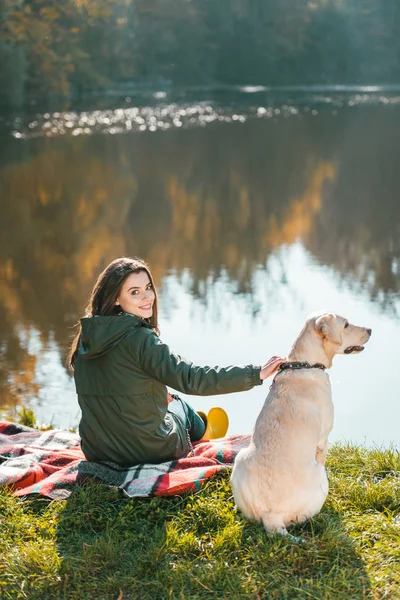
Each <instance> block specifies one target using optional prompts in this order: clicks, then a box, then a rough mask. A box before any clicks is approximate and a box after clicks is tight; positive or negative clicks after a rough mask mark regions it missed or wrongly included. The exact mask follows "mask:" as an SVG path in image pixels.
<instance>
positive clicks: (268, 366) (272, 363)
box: [260, 356, 287, 381]
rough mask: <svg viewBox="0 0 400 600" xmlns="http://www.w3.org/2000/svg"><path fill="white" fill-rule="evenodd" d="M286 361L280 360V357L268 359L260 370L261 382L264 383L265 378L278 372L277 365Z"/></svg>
mask: <svg viewBox="0 0 400 600" xmlns="http://www.w3.org/2000/svg"><path fill="white" fill-rule="evenodd" d="M286 361H287V358H281V357H280V356H272V358H270V359H269V361H268V362H266V363H265V365H264V366H263V367H262V368H261V371H260V379H261V381H264V379H267V377H270V376H271V375H274V373H276V371H277V370H278V367H279V365H281V364H282V363H284V362H286Z"/></svg>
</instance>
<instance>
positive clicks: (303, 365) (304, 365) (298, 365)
mask: <svg viewBox="0 0 400 600" xmlns="http://www.w3.org/2000/svg"><path fill="white" fill-rule="evenodd" d="M287 369H293V370H294V369H321V370H322V371H325V369H326V367H325V365H323V364H322V363H315V364H314V365H310V363H308V362H285V363H281V364H280V365H279V368H278V373H281V372H282V371H286V370H287Z"/></svg>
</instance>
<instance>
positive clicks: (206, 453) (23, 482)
mask: <svg viewBox="0 0 400 600" xmlns="http://www.w3.org/2000/svg"><path fill="white" fill-rule="evenodd" d="M249 441H250V436H248V435H247V436H230V437H226V438H222V439H219V440H211V441H209V442H195V443H194V444H193V450H194V452H193V456H187V457H185V458H181V459H179V460H174V461H169V462H165V463H161V464H158V465H153V464H142V465H137V466H135V467H130V468H122V467H120V466H118V465H116V464H114V463H108V462H102V463H94V462H88V461H86V460H85V458H84V456H83V454H82V451H81V449H80V444H79V436H78V435H77V434H76V433H71V432H70V431H66V430H61V429H53V430H50V431H38V430H36V429H32V428H30V427H24V426H23V425H18V424H16V423H8V422H0V485H8V486H12V488H13V490H14V492H13V493H14V494H15V495H17V496H26V495H28V494H42V495H43V496H48V497H49V498H53V499H65V498H68V496H69V495H70V493H71V490H72V488H73V487H74V485H76V482H77V478H78V476H82V477H84V476H86V475H87V476H93V477H96V478H98V479H101V480H102V481H104V482H105V483H107V484H109V485H113V486H116V487H118V488H119V489H121V490H122V491H123V493H124V494H126V495H127V496H129V497H130V498H132V497H134V496H139V497H149V496H173V495H180V494H184V493H185V492H193V491H196V490H198V489H199V487H200V486H201V484H202V483H204V481H206V480H207V479H209V478H210V477H212V476H213V475H214V474H215V473H218V472H219V471H221V470H223V469H227V468H230V467H232V465H233V461H234V459H235V456H236V455H237V453H238V452H239V450H240V449H241V448H244V447H246V446H247V445H248V444H249Z"/></svg>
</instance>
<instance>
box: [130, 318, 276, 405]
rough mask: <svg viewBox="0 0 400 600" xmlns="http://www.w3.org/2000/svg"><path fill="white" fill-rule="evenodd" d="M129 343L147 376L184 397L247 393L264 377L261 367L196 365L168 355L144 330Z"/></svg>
mask: <svg viewBox="0 0 400 600" xmlns="http://www.w3.org/2000/svg"><path fill="white" fill-rule="evenodd" d="M132 344H133V353H134V357H135V359H136V362H137V363H138V364H139V365H140V367H141V368H142V369H143V370H144V371H145V372H146V373H147V374H148V375H150V377H153V378H154V379H157V380H158V381H161V382H162V383H164V384H165V385H168V386H170V387H172V388H173V389H175V390H177V391H179V392H183V393H185V394H192V395H199V396H208V395H216V394H229V393H232V392H241V391H245V390H250V389H251V388H253V387H254V386H255V385H261V384H262V379H261V377H262V375H264V374H265V372H264V373H262V375H261V377H260V372H261V367H254V366H253V365H246V366H229V367H208V366H205V367H199V366H196V365H194V364H193V363H191V362H189V361H187V360H186V359H184V358H183V357H181V356H179V355H177V354H174V353H173V352H171V350H170V349H169V347H168V346H167V344H164V343H163V342H162V341H161V340H160V338H159V337H158V336H157V334H156V333H154V332H153V331H152V330H150V329H146V328H144V327H141V328H139V329H137V330H136V332H135V335H134V336H132ZM267 364H268V363H267ZM265 366H266V365H265ZM264 369H265V367H264ZM262 378H263V379H264V378H265V377H262Z"/></svg>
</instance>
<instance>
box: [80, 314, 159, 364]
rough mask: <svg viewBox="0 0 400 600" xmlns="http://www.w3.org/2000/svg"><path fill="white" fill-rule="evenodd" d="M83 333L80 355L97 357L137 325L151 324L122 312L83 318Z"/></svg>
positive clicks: (146, 325)
mask: <svg viewBox="0 0 400 600" xmlns="http://www.w3.org/2000/svg"><path fill="white" fill-rule="evenodd" d="M81 325H82V334H81V339H80V341H79V346H78V355H79V356H81V357H82V358H97V357H99V356H102V355H103V354H106V353H107V352H109V351H110V350H112V349H113V348H115V346H117V345H118V344H119V343H120V341H121V340H122V339H124V338H125V337H126V336H127V335H128V334H129V333H130V332H131V331H132V330H133V329H135V327H142V326H144V327H149V328H151V325H150V324H149V323H148V322H147V321H145V320H144V319H141V318H140V317H136V316H135V315H130V314H127V313H122V314H120V315H116V316H112V317H100V316H97V315H96V316H95V317H84V318H83V319H81Z"/></svg>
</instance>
